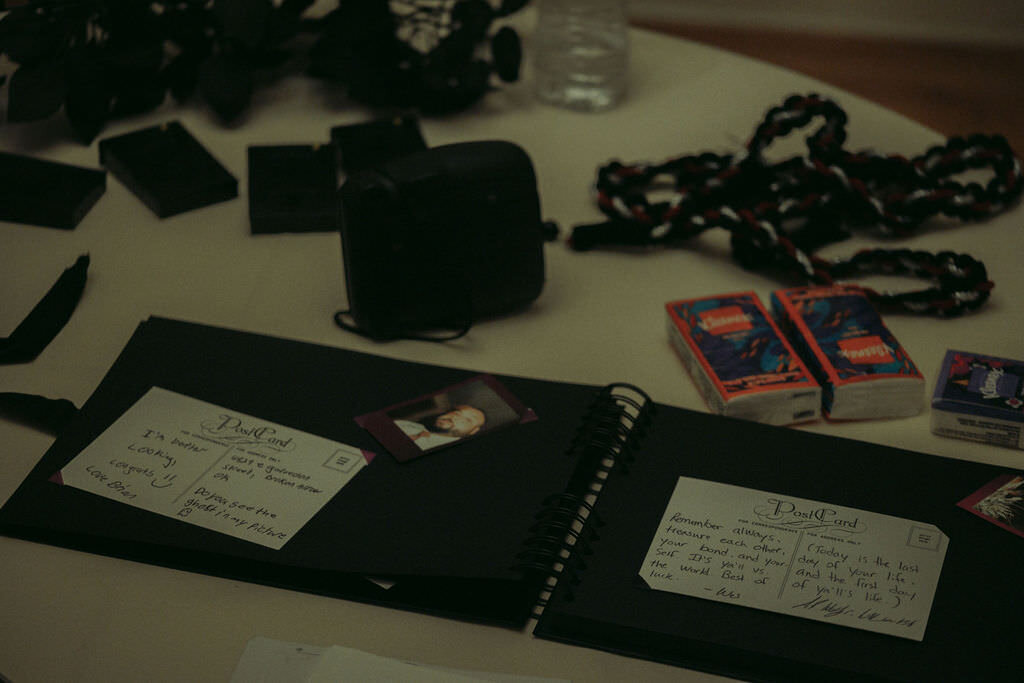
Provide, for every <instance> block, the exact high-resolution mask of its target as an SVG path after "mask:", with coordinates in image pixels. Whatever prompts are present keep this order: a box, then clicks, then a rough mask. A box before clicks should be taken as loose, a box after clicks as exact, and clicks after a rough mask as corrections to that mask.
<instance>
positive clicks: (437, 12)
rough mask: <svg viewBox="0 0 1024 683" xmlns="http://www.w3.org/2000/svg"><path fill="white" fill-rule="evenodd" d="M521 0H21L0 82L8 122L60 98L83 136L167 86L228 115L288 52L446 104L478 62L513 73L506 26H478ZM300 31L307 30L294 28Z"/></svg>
mask: <svg viewBox="0 0 1024 683" xmlns="http://www.w3.org/2000/svg"><path fill="white" fill-rule="evenodd" d="M527 2H528V0H503V1H502V2H497V0H491V1H490V2H488V1H485V0H457V1H456V2H455V4H454V6H452V7H451V8H450V9H446V8H439V7H438V6H437V3H432V2H422V1H421V0H407V2H405V3H400V2H399V3H395V4H394V5H392V4H389V2H388V1H387V0H338V5H337V8H336V9H334V10H333V11H332V12H330V13H329V14H328V15H327V16H325V17H322V18H319V19H307V18H305V17H304V16H303V15H304V13H305V12H306V10H307V9H309V7H310V6H311V5H312V4H313V0H61V1H60V2H52V1H50V0H35V1H31V0H30V2H29V4H27V5H25V6H22V7H18V8H16V9H12V10H10V11H9V12H7V14H6V15H5V16H3V18H2V19H0V53H2V54H5V55H6V56H7V58H8V59H9V60H10V61H11V62H13V63H14V64H16V65H17V68H16V69H15V70H14V71H13V73H12V74H11V75H10V78H8V79H5V78H0V86H3V85H5V83H6V86H7V97H8V104H7V117H8V119H9V120H10V121H12V122H28V121H36V120H40V119H44V118H48V117H50V116H53V115H54V114H56V113H57V112H59V111H60V110H61V109H62V108H63V110H64V114H65V115H66V116H67V117H68V120H69V121H70V123H71V127H72V130H73V131H74V134H75V136H76V138H78V139H79V140H81V141H82V142H84V143H88V142H90V141H92V140H93V139H94V138H95V137H96V136H97V135H98V134H99V133H100V132H101V131H102V130H103V127H104V126H105V125H106V123H107V122H108V121H109V120H111V119H114V118H117V117H122V116H131V115H136V114H140V113H143V112H146V111H150V110H152V109H154V108H156V107H159V106H160V105H161V104H162V103H163V102H164V101H165V100H166V97H167V93H168V92H169V93H170V94H171V95H172V96H173V98H174V99H175V100H176V101H178V102H184V101H187V100H188V99H190V98H191V97H193V96H194V95H195V94H197V93H198V94H199V95H201V96H202V99H203V100H204V101H205V102H206V103H207V104H208V105H209V106H210V108H211V109H212V110H213V112H215V113H216V115H217V116H218V117H219V118H220V119H221V120H223V121H224V122H230V121H233V120H235V119H237V118H238V117H239V116H240V115H241V114H242V113H243V112H244V111H245V110H246V109H247V107H248V106H249V103H250V101H251V99H252V92H253V87H254V83H256V82H260V79H259V77H260V74H262V73H266V72H269V71H271V70H275V69H279V68H280V67H281V66H282V65H285V64H287V63H289V60H292V59H293V58H294V57H296V56H298V57H305V58H306V59H305V61H306V62H307V63H308V73H309V74H310V75H313V76H317V77H320V78H324V79H327V80H330V81H332V82H336V83H338V84H340V85H341V86H343V87H344V88H345V89H346V91H347V93H348V95H349V96H350V97H351V98H352V99H354V100H357V101H361V102H364V103H366V104H370V105H380V106H391V105H399V106H404V107H418V108H419V109H421V110H422V111H423V112H424V113H427V114H431V113H433V114H439V113H446V112H450V111H456V110H459V109H464V108H465V107H468V106H470V105H472V104H473V103H474V102H475V101H476V100H478V99H479V98H480V97H482V96H483V95H484V94H485V93H486V92H487V91H488V90H489V89H490V88H491V84H490V81H491V74H492V73H494V74H497V76H498V77H499V78H500V79H501V80H503V81H505V82H510V81H514V80H516V78H518V73H519V62H520V60H521V48H520V46H519V39H518V36H517V35H516V34H515V32H514V31H512V29H510V28H504V29H501V30H500V31H498V32H497V34H496V35H494V37H493V39H491V40H490V41H489V40H488V31H489V29H490V26H491V24H492V22H493V21H494V20H495V19H496V18H498V17H502V16H506V15H508V14H511V13H512V12H515V11H518V10H519V9H521V8H522V7H523V6H525V5H526V4H527ZM403 5H404V6H403ZM311 33H312V34H316V35H315V40H313V41H302V40H300V39H299V38H300V37H301V35H302V34H311ZM424 43H425V44H427V46H428V47H427V48H426V49H424V48H423V47H422V46H423V44H424ZM309 45H311V47H307V46H309ZM481 45H489V46H490V48H491V50H490V51H491V55H492V56H491V60H490V61H488V60H486V59H484V58H482V57H481V56H479V55H478V54H477V53H478V48H479V47H480V46H481ZM304 50H305V51H306V53H305V54H303V51H304ZM295 61H296V62H298V61H300V60H295ZM264 80H266V79H264Z"/></svg>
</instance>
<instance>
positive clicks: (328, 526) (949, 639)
mask: <svg viewBox="0 0 1024 683" xmlns="http://www.w3.org/2000/svg"><path fill="white" fill-rule="evenodd" d="M477 374H478V373H476V372H474V371H469V370H459V369H452V368H445V367H438V366H432V365H425V364H420V363H411V362H406V361H398V360H392V359H387V358H381V357H377V356H373V355H368V354H363V353H357V352H352V351H346V350H342V349H337V348H332V347H324V346H318V345H314V344H308V343H303V342H297V341H290V340H285V339H280V338H274V337H267V336H262V335H255V334H250V333H244V332H238V331H233V330H227V329H221V328H215V327H209V326H204V325H197V324H191V323H185V322H179V321H173V320H168V319H163V318H150V319H149V320H147V321H145V322H143V323H142V324H141V325H140V326H139V327H138V329H137V330H136V331H135V333H134V334H133V336H132V338H131V339H130V341H129V342H128V344H127V346H126V347H125V349H124V350H123V351H122V353H121V355H120V356H119V357H118V359H117V360H116V362H115V363H114V365H113V367H112V368H111V369H110V371H109V372H108V374H107V375H106V377H105V378H104V379H103V380H102V382H101V383H100V385H99V386H98V388H97V389H96V391H95V392H94V394H93V395H92V397H91V398H90V399H89V400H88V401H87V402H86V404H85V405H84V406H83V408H82V410H81V411H80V413H79V415H78V416H77V417H76V418H75V419H74V420H73V422H71V423H70V425H69V426H68V427H67V428H66V429H65V431H64V432H63V433H62V434H61V435H60V437H59V438H58V439H57V440H56V441H55V442H54V444H53V446H52V447H51V448H50V449H49V450H48V451H47V453H46V454H45V455H44V456H43V458H42V460H41V461H40V462H39V464H38V465H37V466H36V467H35V468H34V469H33V471H32V472H31V473H30V474H29V476H28V477H27V478H26V480H25V482H24V483H23V484H22V485H21V486H20V487H19V488H18V489H17V490H16V491H15V493H14V494H13V495H12V496H11V498H10V499H9V500H8V501H7V502H6V504H5V505H4V506H3V508H2V509H0V532H2V533H4V534H6V535H10V536H16V537H21V538H25V539H29V540H34V541H39V542H46V543H51V544H55V545H61V546H67V547H71V548H76V549H80V550H86V551H91V552H96V553H101V554H106V555H111V556H116V557H121V558H125V559H129V560H135V561H142V562H148V563H153V564H159V565H166V566H169V567H174V568H178V569H184V570H190V571H196V572H201V573H207V574H211V575H216V576H222V577H229V578H233V579H239V580H246V581H252V582H256V583H263V584H269V585H273V586H278V587H282V588H287V589H293V590H302V591H308V592H314V593H320V594H324V595H328V596H334V597H339V598H346V599H354V600H360V601H365V602H371V603H377V604H382V605H388V606H392V607H398V608H403V609H410V610H416V611H423V612H428V613H433V614H438V615H443V616H449V617H455V618H461V619H468V620H472V621H480V622H487V623H495V624H502V625H507V626H516V627H519V626H521V625H523V624H525V623H527V622H528V621H529V619H530V618H531V616H533V615H535V614H536V613H537V612H538V611H539V619H538V621H537V624H536V628H535V629H534V634H535V635H536V636H538V637H541V638H547V639H552V640H557V641H563V642H566V643H571V644H575V645H581V646H587V647H594V648H599V649H604V650H609V651H612V652H617V653H621V654H624V655H629V656H635V657H642V658H648V659H653V660H658V661H662V662H667V663H671V664H675V665H679V666H683V667H688V668H694V669H701V670H707V671H712V672H716V673H720V674H726V675H733V676H737V677H740V678H744V679H752V680H783V681H792V680H803V679H809V680H895V681H910V680H991V679H996V678H997V677H998V676H1000V675H1003V674H1006V677H1007V679H1008V680H1009V679H1012V678H1013V675H1012V674H1014V673H1015V672H1014V671H1013V670H1012V669H1011V668H1010V667H1011V666H1013V657H1012V655H1013V653H1014V652H1015V650H1014V647H1015V646H1016V645H1017V640H1018V635H1019V633H1020V628H1019V615H1018V611H1017V610H1016V609H1015V606H1016V605H1018V604H1020V602H1021V601H1022V600H1024V583H1022V582H1021V581H1020V580H1019V576H1020V567H1022V566H1024V544H1021V543H1020V539H1019V538H1017V537H1016V536H1014V535H1012V534H1009V533H1007V532H1006V531H1004V530H1003V529H1001V528H999V527H997V526H995V525H992V524H988V523H986V522H984V521H983V520H981V519H979V518H978V517H976V516H974V515H972V514H970V513H968V512H967V511H965V510H963V509H960V508H958V507H957V503H958V502H959V501H961V500H962V499H963V498H964V497H965V496H966V495H968V494H970V493H971V492H973V491H975V490H977V489H979V488H981V487H982V486H983V485H985V484H987V483H988V482H990V481H991V480H993V479H994V478H995V477H996V476H997V475H999V474H1001V473H1002V470H1001V469H1000V468H995V467H991V466H987V465H982V464H977V463H971V462H965V461H959V460H951V459H946V458H939V457H934V456H927V455H921V454H915V453H911V452H906V451H901V450H897V449H893V448H888V447H884V446H879V445H872V444H867V443H861V442H854V441H848V440H844V439H837V438H832V437H828V436H826V435H818V434H812V433H807V432H803V431H798V430H793V429H788V428H780V427H772V426H768V425H762V424H758V423H754V422H749V421H741V420H735V419H732V418H726V417H722V416H716V415H708V414H705V413H698V412H693V411H689V410H683V409H679V408H673V407H669V406H664V405H658V404H654V403H652V402H651V401H650V400H649V399H648V398H647V397H646V395H645V394H643V392H642V391H640V390H639V389H636V388H635V387H631V386H629V385H622V384H613V385H609V386H607V387H603V388H597V387H591V386H585V385H577V384H568V383H561V382H550V381H542V380H534V379H525V378H520V377H511V376H500V375H498V376H494V377H495V378H496V379H497V380H498V381H500V382H501V383H502V385H503V386H504V387H505V388H507V389H508V391H509V392H511V394H513V395H514V396H515V397H516V398H517V399H519V400H520V401H521V402H522V403H523V404H525V405H526V406H528V407H529V408H531V409H532V410H533V412H534V413H535V414H536V418H537V419H536V420H531V421H529V422H528V423H523V424H518V425H515V426H513V427H507V428H503V429H501V430H500V431H496V432H494V433H493V434H489V435H485V436H483V437H481V438H476V439H470V440H467V441H466V442H465V443H463V444H459V445H458V446H452V447H450V448H444V449H441V450H438V451H437V452H434V453H430V454H428V455H426V456H424V457H420V458H416V459H413V460H410V461H407V462H405V463H401V462H399V461H398V460H397V459H395V458H393V457H391V456H390V455H388V454H387V453H384V452H382V451H381V448H380V444H379V443H377V442H376V441H375V440H374V439H373V438H372V437H371V436H370V434H369V433H368V432H366V431H364V430H363V429H362V428H361V427H359V425H358V424H357V423H356V422H355V420H354V419H353V418H354V417H356V416H359V415H365V414H367V413H369V412H372V411H375V410H379V409H381V408H382V407H386V406H390V405H395V404H396V403H399V402H401V401H403V400H405V399H408V398H409V397H412V396H419V395H425V394H428V393H430V392H433V391H436V390H437V389H438V388H440V387H445V386H450V385H455V384H458V383H460V382H464V381H466V380H468V379H470V378H472V377H475V376H477ZM154 387H158V388H160V390H161V391H165V392H170V393H172V394H174V395H180V396H187V397H191V398H193V399H196V400H200V401H203V402H207V403H209V404H213V405H216V406H230V407H231V408H233V409H234V410H237V411H240V412H242V413H245V414H248V415H255V416H259V417H261V418H263V419H265V420H271V421H273V422H275V423H277V424H281V425H286V426H289V427H292V428H295V429H301V430H303V431H304V432H307V433H309V434H312V435H315V436H316V437H317V438H323V439H328V440H331V441H336V442H340V443H344V444H348V445H349V446H351V447H352V448H354V449H356V452H370V451H376V452H377V456H376V457H374V458H373V459H372V461H369V462H368V463H367V464H366V465H365V466H364V467H362V469H361V470H360V471H359V472H358V473H356V474H355V475H354V476H353V477H351V479H350V480H349V481H348V482H347V483H346V484H345V485H344V486H343V487H342V488H341V489H340V490H339V491H338V492H337V493H336V494H335V495H333V497H331V499H330V501H329V502H328V503H326V504H325V505H324V506H323V507H322V508H321V509H320V510H319V511H318V512H317V513H316V514H314V515H313V516H312V517H311V519H310V520H309V521H308V522H306V523H305V524H304V525H303V526H302V527H301V529H300V530H299V531H298V532H297V533H296V534H295V535H294V536H293V537H292V538H291V539H290V540H288V541H287V542H286V543H284V544H283V545H282V546H281V547H280V548H273V547H268V546H267V545H261V544H259V543H254V542H252V541H249V540H246V539H244V538H237V537H234V536H232V535H229V534H225V533H222V532H218V531H217V530H214V529H207V528H202V527H199V526H196V525H194V524H189V523H185V522H183V521H181V520H177V519H173V518H170V517H167V516H161V515H159V514H154V513H153V512H152V511H149V510H145V509H140V508H138V507H133V506H131V505H127V504H125V503H123V502H118V501H117V500H112V499H110V498H108V497H103V496H99V495H95V494H94V493H90V492H88V491H83V490H79V489H77V488H75V487H72V486H68V485H62V484H60V483H58V482H57V481H54V475H55V474H57V473H59V472H61V471H63V470H64V468H66V467H67V466H68V464H69V463H71V462H72V461H74V460H75V458H76V456H78V455H79V454H80V453H82V452H83V451H84V450H85V449H87V448H88V447H89V446H90V445H91V444H93V443H94V442H95V441H96V440H97V439H98V438H99V437H100V436H101V435H102V434H104V433H105V432H106V431H107V430H108V429H109V428H110V427H111V425H113V424H114V423H116V422H117V421H118V420H119V419H120V418H121V417H122V416H124V415H125V414H126V413H127V412H128V411H129V410H130V409H131V408H132V406H134V405H135V404H136V403H137V402H138V401H139V400H140V399H141V398H143V397H146V396H149V395H151V392H152V391H153V390H154ZM681 482H689V483H690V484H691V485H692V484H693V483H694V482H697V487H696V488H691V489H689V491H691V493H690V495H703V494H701V493H700V492H701V491H702V490H705V489H706V490H707V491H712V492H713V495H714V496H719V491H725V490H726V488H723V487H732V488H729V489H728V490H730V491H732V490H740V489H743V490H746V489H749V490H756V491H768V492H772V493H773V494H776V495H779V496H786V497H794V498H799V499H807V500H812V501H826V502H827V503H828V504H829V505H830V506H833V507H834V508H835V509H843V510H853V511H854V513H853V514H854V515H856V514H857V512H856V511H863V514H864V515H865V516H867V515H874V516H879V515H883V516H891V517H893V518H898V519H901V520H914V521H918V522H921V523H923V525H924V526H923V527H922V528H926V530H932V531H937V532H938V533H939V534H940V535H941V539H944V540H943V542H942V544H941V550H942V551H943V553H944V560H943V561H941V562H940V563H939V564H941V574H940V575H939V576H938V577H937V582H936V585H935V586H934V590H933V593H934V595H933V600H931V603H930V606H929V609H928V610H926V611H927V615H926V616H927V626H926V628H924V629H923V633H919V634H918V635H920V636H921V637H920V638H919V639H913V638H903V637H895V636H893V635H888V634H885V633H880V632H875V631H871V630H866V629H862V628H851V627H849V624H847V625H843V624H839V623H837V622H835V621H833V620H832V615H833V613H838V610H831V611H829V612H828V613H826V614H824V616H823V615H822V614H820V613H819V615H818V616H819V618H818V619H813V618H799V617H796V616H793V615H792V614H780V613H777V612H772V611H768V610H765V609H755V608H753V607H749V606H745V605H739V604H729V603H728V602H723V601H722V600H721V599H719V600H715V599H708V598H707V597H695V596H692V595H684V594H678V593H674V592H669V591H666V590H662V589H660V588H658V587H657V586H653V585H652V583H653V582H652V581H650V578H651V576H652V575H653V574H652V573H651V572H649V571H648V572H647V578H646V579H645V578H642V577H641V573H642V571H643V570H644V565H645V560H647V558H648V555H649V553H651V552H652V548H653V547H654V546H653V545H652V542H653V541H654V539H655V538H656V535H657V532H658V530H659V525H661V524H662V522H663V516H664V515H666V514H667V512H668V511H670V510H671V504H672V503H673V501H676V497H678V495H679V492H680V491H682V490H684V489H682V488H680V485H681ZM701 482H703V483H701ZM693 492H696V493H693ZM730 495H731V494H730ZM688 523H690V524H692V525H694V526H692V527H691V528H690V529H689V530H687V537H688V538H689V537H692V536H694V535H700V534H695V533H692V532H694V531H702V528H703V527H707V528H710V527H713V526H714V524H713V520H710V519H700V518H698V519H693V520H689V522H688ZM842 523H844V524H845V523H849V524H851V525H852V526H854V527H856V526H857V525H858V524H859V521H857V519H854V520H853V521H851V520H845V521H843V522H842ZM741 531H743V532H744V533H746V531H749V530H741ZM737 533H740V532H739V531H736V530H733V536H734V537H735V536H736V534H737ZM915 533H916V532H915ZM925 536H927V535H925ZM925 536H918V535H915V536H913V538H911V539H909V540H908V542H909V541H913V542H915V543H917V542H918V541H920V540H921V539H922V538H925ZM930 538H936V536H935V535H932V536H930ZM733 540H735V538H734V539H733ZM936 548H938V546H936ZM701 550H702V551H703V549H701ZM712 550H713V548H712ZM667 552H668V553H669V554H671V553H672V552H674V551H667ZM748 552H749V554H748V555H746V556H745V557H746V558H748V559H749V561H751V562H753V561H754V560H755V559H756V558H755V557H754V556H755V555H756V554H757V553H762V552H763V553H771V552H773V549H772V548H768V547H762V548H760V549H758V548H757V547H756V546H755V545H754V544H753V541H752V542H751V547H750V549H749V551H748ZM818 552H820V553H822V554H821V555H819V556H818V557H819V558H820V559H821V560H822V563H821V564H822V567H824V566H826V563H827V561H830V560H831V559H832V555H834V554H835V552H834V550H833V549H831V548H829V547H826V546H824V545H822V546H821V547H819V549H818ZM894 569H895V567H894ZM899 569H900V571H908V572H914V573H916V571H917V570H916V569H910V568H905V567H900V568H899ZM737 571H745V570H743V569H742V568H740V569H737ZM801 571H802V570H797V572H796V573H794V575H793V580H797V579H798V577H799V574H800V572H801ZM804 576H805V577H809V576H812V574H810V573H806V574H804ZM787 578H788V576H787ZM800 580H804V579H800ZM806 580H808V581H809V580H810V579H806ZM908 590H909V589H908ZM712 597H714V596H712ZM929 597H931V596H929ZM829 605H830V606H831V605H832V603H829Z"/></svg>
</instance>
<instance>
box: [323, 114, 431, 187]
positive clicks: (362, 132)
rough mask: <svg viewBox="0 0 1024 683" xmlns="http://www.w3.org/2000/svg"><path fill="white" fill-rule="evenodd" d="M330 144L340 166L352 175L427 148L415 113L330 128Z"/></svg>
mask: <svg viewBox="0 0 1024 683" xmlns="http://www.w3.org/2000/svg"><path fill="white" fill-rule="evenodd" d="M331 144H333V145H334V146H335V148H336V149H337V152H338V159H339V162H340V164H341V168H342V169H343V170H344V171H345V173H348V174H352V173H355V172H356V171H361V170H363V169H365V168H370V167H372V166H376V165H378V164H382V163H384V162H385V161H391V160H392V159H397V158H398V157H403V156H406V155H407V154H412V153H413V152H419V151H421V150H424V149H426V148H427V143H426V142H425V141H424V140H423V135H422V134H421V133H420V124H419V120H418V119H417V118H416V117H414V116H394V117H391V118H385V119H378V120H376V121H368V122H366V123H354V124H350V125H346V126H335V127H334V128H331Z"/></svg>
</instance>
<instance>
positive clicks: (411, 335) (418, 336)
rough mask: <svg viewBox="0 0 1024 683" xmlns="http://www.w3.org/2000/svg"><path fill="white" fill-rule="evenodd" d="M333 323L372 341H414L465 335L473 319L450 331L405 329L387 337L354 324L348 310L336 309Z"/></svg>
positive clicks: (456, 325)
mask: <svg viewBox="0 0 1024 683" xmlns="http://www.w3.org/2000/svg"><path fill="white" fill-rule="evenodd" d="M334 324H335V325H337V326H338V327H340V328H341V329H343V330H347V331H349V332H354V333H356V334H358V335H360V336H363V337H366V338H367V339H373V340H374V341H385V340H391V339H412V340H415V341H432V342H446V341H452V340H454V339H459V338H460V337H464V336H466V333H468V332H469V329H470V328H471V327H472V326H473V321H472V319H470V318H468V317H467V319H466V320H465V322H463V323H456V324H453V325H452V331H451V332H438V333H436V334H433V333H429V332H422V333H421V332H411V331H407V332H401V333H399V334H396V335H393V336H388V337H380V336H374V335H372V334H370V333H369V332H367V331H366V330H363V329H361V328H360V327H359V326H358V325H356V323H355V320H353V319H352V316H351V313H350V311H347V310H345V311H338V312H337V313H335V314H334Z"/></svg>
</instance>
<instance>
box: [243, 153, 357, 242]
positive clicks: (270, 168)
mask: <svg viewBox="0 0 1024 683" xmlns="http://www.w3.org/2000/svg"><path fill="white" fill-rule="evenodd" d="M337 185H338V171H337V167H336V166H335V159H334V149H333V148H331V146H329V145H281V146H253V147H249V224H250V226H251V229H252V232H253V233H254V234H257V233H276V232H332V231H334V230H336V229H337V227H336V225H335V213H336V209H335V191H336V190H337Z"/></svg>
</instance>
